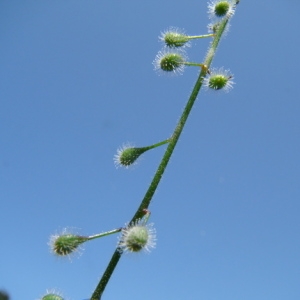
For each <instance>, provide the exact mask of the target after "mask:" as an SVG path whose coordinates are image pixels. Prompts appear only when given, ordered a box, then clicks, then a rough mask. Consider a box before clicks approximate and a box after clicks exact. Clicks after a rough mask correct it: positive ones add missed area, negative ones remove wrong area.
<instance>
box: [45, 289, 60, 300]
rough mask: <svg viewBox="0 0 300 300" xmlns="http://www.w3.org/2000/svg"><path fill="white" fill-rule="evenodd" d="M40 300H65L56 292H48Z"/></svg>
mask: <svg viewBox="0 0 300 300" xmlns="http://www.w3.org/2000/svg"><path fill="white" fill-rule="evenodd" d="M40 300H64V298H63V297H62V295H61V294H59V293H57V292H56V291H54V290H51V291H47V294H46V295H44V296H43V297H42V298H41V299H40Z"/></svg>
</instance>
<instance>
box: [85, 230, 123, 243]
mask: <svg viewBox="0 0 300 300" xmlns="http://www.w3.org/2000/svg"><path fill="white" fill-rule="evenodd" d="M121 230H122V228H117V229H113V230H110V231H106V232H102V233H98V234H94V235H90V236H88V237H87V240H88V241H91V240H94V239H97V238H100V237H103V236H107V235H110V234H113V233H117V232H120V231H121Z"/></svg>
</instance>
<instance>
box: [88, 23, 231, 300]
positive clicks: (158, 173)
mask: <svg viewBox="0 0 300 300" xmlns="http://www.w3.org/2000/svg"><path fill="white" fill-rule="evenodd" d="M227 23H228V19H224V20H223V21H222V22H221V23H220V24H219V26H218V30H217V32H216V33H215V36H214V39H213V41H212V43H211V45H210V48H209V51H208V52H207V55H206V57H205V60H204V63H203V65H204V66H205V67H202V68H201V71H200V74H199V76H198V79H197V81H196V83H195V86H194V88H193V91H192V93H191V95H190V97H189V100H188V102H187V104H186V106H185V108H184V111H183V113H182V115H181V117H180V120H179V122H178V124H177V126H176V127H175V130H174V132H173V134H172V137H171V138H170V139H169V145H168V147H167V149H166V151H165V154H164V156H163V158H162V160H161V163H160V164H159V166H158V168H157V171H156V173H155V175H154V177H153V179H152V182H151V184H150V186H149V188H148V190H147V192H146V194H145V196H144V198H143V200H142V202H141V204H140V206H139V208H138V209H137V211H136V213H135V214H134V216H133V218H132V219H131V221H130V223H134V222H136V221H137V220H138V219H141V218H142V217H143V215H144V212H143V210H144V209H147V208H148V206H149V205H150V202H151V200H152V197H153V195H154V193H155V191H156V188H157V186H158V184H159V182H160V180H161V178H162V175H163V173H164V171H165V169H166V167H167V165H168V162H169V160H170V158H171V155H172V153H173V151H174V148H175V146H176V144H177V142H178V139H179V137H180V135H181V132H182V130H183V128H184V125H185V123H186V121H187V119H188V116H189V114H190V112H191V110H192V108H193V105H194V103H195V101H196V99H197V96H198V94H199V91H200V88H201V86H202V83H203V79H204V77H205V76H206V73H207V71H208V68H209V67H210V65H211V62H212V60H213V58H214V55H215V52H216V48H217V46H218V44H219V42H220V39H221V36H222V34H223V32H224V30H225V28H226V25H227ZM121 255H122V252H121V251H120V249H119V248H117V249H116V250H115V252H114V254H113V256H112V258H111V260H110V262H109V264H108V266H107V268H106V270H105V272H104V274H103V276H102V278H101V279H100V281H99V283H98V285H97V287H96V289H95V291H94V293H93V295H92V297H91V300H100V299H101V295H102V294H103V291H104V289H105V287H106V284H107V283H108V281H109V279H110V277H111V275H112V273H113V271H114V269H115V267H116V265H117V263H118V261H119V259H120V257H121Z"/></svg>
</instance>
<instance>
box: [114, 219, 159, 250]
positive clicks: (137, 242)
mask: <svg viewBox="0 0 300 300" xmlns="http://www.w3.org/2000/svg"><path fill="white" fill-rule="evenodd" d="M152 226H153V224H148V225H146V224H145V222H144V220H143V219H142V221H140V220H138V221H137V222H135V223H134V224H132V225H129V226H127V227H125V228H123V229H122V236H121V238H120V241H119V248H120V250H121V251H125V252H140V251H142V250H144V251H147V252H150V249H151V248H154V247H155V245H156V231H155V229H154V228H153V227H152Z"/></svg>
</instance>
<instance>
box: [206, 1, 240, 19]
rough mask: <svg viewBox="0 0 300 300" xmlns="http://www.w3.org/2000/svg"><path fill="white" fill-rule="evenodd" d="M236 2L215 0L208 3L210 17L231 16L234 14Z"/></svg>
mask: <svg viewBox="0 0 300 300" xmlns="http://www.w3.org/2000/svg"><path fill="white" fill-rule="evenodd" d="M234 11H235V2H234V1H233V0H213V1H211V2H210V3H208V13H209V16H210V18H223V17H226V18H230V17H232V16H233V15H234Z"/></svg>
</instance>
